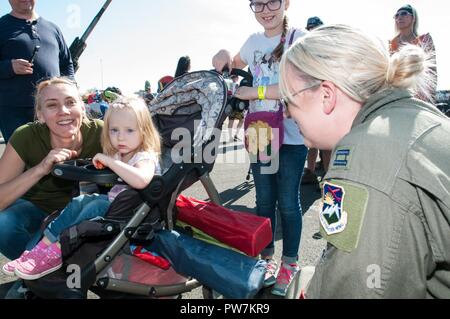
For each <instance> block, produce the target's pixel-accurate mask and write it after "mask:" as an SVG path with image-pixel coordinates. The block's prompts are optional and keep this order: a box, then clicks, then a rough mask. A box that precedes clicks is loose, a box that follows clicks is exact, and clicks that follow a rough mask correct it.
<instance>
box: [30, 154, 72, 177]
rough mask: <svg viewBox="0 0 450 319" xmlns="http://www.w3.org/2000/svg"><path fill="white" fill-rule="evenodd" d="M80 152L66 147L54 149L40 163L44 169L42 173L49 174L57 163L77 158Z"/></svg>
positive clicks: (39, 166) (40, 166)
mask: <svg viewBox="0 0 450 319" xmlns="http://www.w3.org/2000/svg"><path fill="white" fill-rule="evenodd" d="M77 156H78V153H77V152H76V151H73V150H69V149H65V148H57V149H53V150H51V151H50V153H48V155H47V156H46V157H45V158H44V159H43V160H42V161H41V162H40V163H39V165H38V168H39V169H40V170H41V171H42V175H43V176H45V175H48V174H50V172H51V171H52V169H53V166H54V165H55V164H58V163H61V162H64V161H67V160H70V159H73V158H76V157H77Z"/></svg>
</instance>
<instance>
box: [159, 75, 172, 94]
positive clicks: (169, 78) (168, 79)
mask: <svg viewBox="0 0 450 319" xmlns="http://www.w3.org/2000/svg"><path fill="white" fill-rule="evenodd" d="M172 81H173V76H170V75H166V76H163V77H162V78H160V79H159V81H158V93H160V92H161V91H162V90H164V88H165V87H166V86H167V84H169V83H170V82H172Z"/></svg>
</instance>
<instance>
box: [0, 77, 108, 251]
mask: <svg viewBox="0 0 450 319" xmlns="http://www.w3.org/2000/svg"><path fill="white" fill-rule="evenodd" d="M35 114H36V118H37V120H36V121H35V122H33V123H28V124H26V125H23V126H21V127H19V128H18V129H17V130H16V131H15V132H14V134H13V135H12V136H11V139H10V140H9V142H8V144H7V145H6V148H5V151H4V153H3V155H2V157H1V158H0V227H1V229H0V253H1V254H3V255H4V256H6V257H7V258H9V259H15V258H17V257H19V256H20V255H21V254H22V253H23V251H24V250H25V249H26V248H27V247H26V246H27V243H28V242H30V240H31V239H32V238H33V237H34V236H35V235H36V236H38V232H39V227H40V225H41V223H42V221H43V220H44V218H45V217H46V216H47V215H48V214H50V213H52V212H53V211H55V210H61V209H63V208H64V207H65V206H66V205H67V204H68V203H69V202H70V200H71V194H72V190H73V187H74V184H75V183H74V182H71V181H65V180H61V179H59V178H56V177H53V176H52V175H50V172H51V170H52V167H53V165H54V164H55V163H58V162H61V161H64V160H68V159H73V158H78V157H81V158H87V157H92V156H94V155H95V154H97V153H98V152H100V151H101V144H100V135H101V132H102V127H103V122H102V121H99V120H88V119H86V117H85V116H84V104H83V102H82V101H81V98H80V94H79V92H78V88H77V86H76V84H75V83H74V82H73V81H71V80H69V79H67V78H52V79H49V80H46V81H43V82H41V83H39V84H38V85H37V91H36V94H35Z"/></svg>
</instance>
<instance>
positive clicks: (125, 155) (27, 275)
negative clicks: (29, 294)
mask: <svg viewBox="0 0 450 319" xmlns="http://www.w3.org/2000/svg"><path fill="white" fill-rule="evenodd" d="M102 146H103V153H99V154H97V155H95V157H94V158H93V163H94V165H95V166H96V167H97V168H99V169H101V168H104V167H109V168H110V169H111V170H112V171H114V172H115V173H116V174H117V175H118V176H119V177H120V178H121V179H122V180H123V181H124V182H125V183H126V185H125V184H118V185H115V186H114V187H113V188H112V189H111V191H110V192H109V193H108V195H99V194H93V195H81V196H79V197H76V198H75V199H74V200H73V201H72V202H70V204H69V205H68V206H67V207H66V208H65V209H64V210H63V211H62V212H61V215H59V216H58V217H57V218H56V219H55V220H54V221H52V222H51V223H50V224H49V225H48V227H47V228H46V229H45V231H44V237H43V239H42V240H41V241H40V242H39V243H38V244H37V245H36V246H35V247H34V248H33V249H32V250H31V251H29V252H25V253H24V254H22V256H21V257H20V258H18V259H16V260H13V261H11V262H9V263H7V264H5V265H4V266H3V272H4V273H6V274H9V275H13V274H15V275H17V276H18V277H20V278H22V279H26V280H34V279H38V278H41V277H42V276H45V275H47V274H49V273H51V272H53V271H55V270H57V269H59V268H60V267H61V266H62V259H61V247H60V244H59V235H60V234H61V232H62V231H63V230H64V229H66V228H68V227H71V226H73V225H75V224H78V223H80V222H81V221H83V220H87V219H92V218H94V217H100V216H104V215H105V213H106V211H107V209H108V207H109V205H110V202H112V201H113V200H114V198H115V197H116V196H117V195H118V194H119V193H121V192H122V191H124V190H125V189H127V188H129V187H132V188H136V189H143V188H145V187H146V186H147V185H148V184H149V183H150V181H151V180H152V178H153V176H154V175H155V174H160V168H159V161H158V154H159V153H160V148H161V146H160V139H159V134H158V132H157V130H156V129H155V127H154V125H153V122H152V120H151V116H150V113H149V111H148V108H147V107H146V105H145V103H144V101H143V100H141V99H137V98H119V99H118V100H116V101H115V102H113V103H112V104H111V105H110V107H109V108H108V110H107V112H106V114H105V119H104V130H103V134H102Z"/></svg>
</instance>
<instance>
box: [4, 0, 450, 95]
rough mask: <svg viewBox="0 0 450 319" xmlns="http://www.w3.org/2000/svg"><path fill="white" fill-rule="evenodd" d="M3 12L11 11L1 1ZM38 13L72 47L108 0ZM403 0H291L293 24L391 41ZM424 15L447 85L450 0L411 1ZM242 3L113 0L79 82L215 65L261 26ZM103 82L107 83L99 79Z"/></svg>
mask: <svg viewBox="0 0 450 319" xmlns="http://www.w3.org/2000/svg"><path fill="white" fill-rule="evenodd" d="M0 1H1V2H0V4H1V7H0V15H3V14H5V13H8V12H9V11H10V7H9V4H8V2H7V0H0ZM36 1H37V11H38V13H39V14H40V15H41V16H43V17H45V18H47V19H48V20H51V21H53V22H55V23H56V24H58V25H59V26H60V28H61V29H62V31H63V33H64V36H65V38H66V41H67V42H68V43H69V44H70V43H71V42H72V41H73V39H74V38H75V37H76V36H81V34H82V33H83V32H84V30H85V28H86V27H87V26H88V25H89V23H90V22H91V20H92V19H93V17H94V16H95V14H96V13H97V11H98V10H99V9H100V7H101V6H102V5H103V3H104V0H58V1H55V0H36ZM405 3H407V2H406V1H405V0H378V1H373V0H370V1H369V0H341V1H335V0H334V1H333V0H316V1H303V0H291V7H290V8H289V10H288V16H289V18H290V23H291V24H292V25H294V26H298V27H304V26H305V24H306V20H307V18H308V17H310V16H314V15H317V16H320V17H321V18H322V20H323V21H324V22H325V23H346V24H351V25H354V26H357V27H359V28H362V29H364V30H367V31H368V32H370V33H372V34H375V35H377V36H378V37H379V38H381V39H383V40H386V41H387V40H388V39H390V38H392V37H393V35H394V20H393V18H392V17H393V15H394V13H395V12H396V11H397V9H398V8H399V7H400V6H402V5H403V4H405ZM408 3H410V4H412V5H413V6H415V7H416V9H417V10H418V13H419V18H420V27H419V31H420V32H421V33H425V32H430V34H431V36H432V37H433V39H434V41H435V44H436V47H437V59H438V72H439V84H438V87H439V88H441V89H450V74H449V73H450V44H449V40H448V39H449V35H448V33H449V30H450V28H449V26H450V22H449V19H448V17H449V12H450V10H449V9H450V2H449V1H446V0H409V2H408ZM260 29H261V28H260V26H259V25H258V24H257V23H256V21H255V19H254V16H253V13H252V12H251V11H250V9H249V8H248V1H246V0H245V1H244V0H131V1H130V0H113V1H112V4H111V5H110V7H109V8H108V10H107V11H106V13H105V15H104V16H103V18H102V19H101V21H100V23H99V24H98V26H97V27H96V29H95V30H94V32H93V33H92V34H91V36H90V38H89V39H88V47H87V48H86V50H85V51H84V54H83V56H82V57H81V59H80V69H79V71H78V73H77V80H78V82H79V83H80V86H81V88H82V89H88V88H92V87H97V88H101V87H102V85H103V87H107V86H110V85H113V86H118V87H120V88H121V89H122V90H124V91H125V92H130V93H131V92H134V91H137V90H139V89H142V88H143V86H144V82H145V80H150V82H151V84H152V87H153V89H154V90H156V83H157V80H158V79H159V78H161V77H162V76H164V75H173V73H175V68H176V63H177V61H178V58H179V57H180V56H182V55H189V56H190V57H191V60H192V69H193V70H199V69H210V68H211V58H212V56H213V55H214V54H215V53H216V52H217V51H218V50H219V49H221V48H227V49H228V50H230V51H231V52H233V53H237V52H238V51H239V49H240V47H241V45H242V44H243V43H244V41H245V40H246V38H247V37H248V36H249V35H250V34H251V33H253V32H257V31H260ZM102 79H103V80H102Z"/></svg>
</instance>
